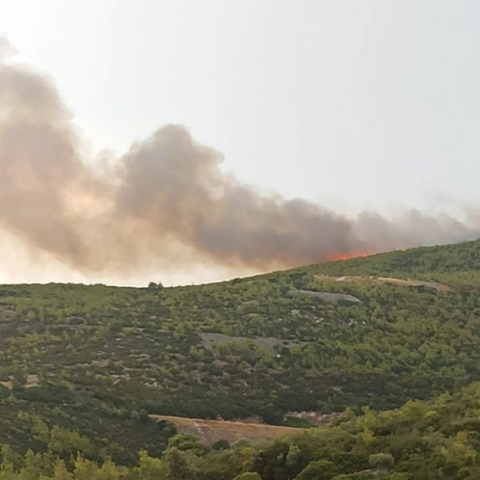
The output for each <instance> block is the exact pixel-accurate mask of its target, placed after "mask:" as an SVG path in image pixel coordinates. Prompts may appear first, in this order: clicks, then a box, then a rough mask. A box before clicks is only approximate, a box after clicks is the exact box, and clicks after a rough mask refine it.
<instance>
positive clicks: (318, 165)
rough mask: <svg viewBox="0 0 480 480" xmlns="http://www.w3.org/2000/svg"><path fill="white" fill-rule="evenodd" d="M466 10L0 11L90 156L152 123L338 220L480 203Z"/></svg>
mask: <svg viewBox="0 0 480 480" xmlns="http://www.w3.org/2000/svg"><path fill="white" fill-rule="evenodd" d="M479 25H480V2H478V1H476V0H462V1H460V2H453V1H451V0H396V1H393V0H376V1H371V0H350V1H342V0H329V1H324V0H238V1H228V0H135V1H133V0H68V1H65V0H42V1H39V0H0V34H1V33H3V34H5V35H6V36H7V38H8V39H9V41H10V42H11V43H12V44H14V45H15V46H16V48H17V49H18V51H19V55H18V57H17V60H20V61H22V62H24V63H28V64H29V65H33V66H35V67H36V68H38V69H39V70H41V71H42V72H45V73H47V74H49V75H50V76H51V77H52V78H53V79H54V81H55V83H56V84H57V86H58V88H59V90H60V92H61V95H62V97H63V98H64V100H65V101H66V103H67V104H68V105H69V107H70V108H71V110H72V111H73V112H74V115H75V121H76V124H77V125H78V127H79V128H80V129H81V131H82V134H83V136H84V137H85V139H86V140H88V142H89V145H90V146H91V149H92V151H93V152H98V151H100V150H102V149H112V150H114V151H116V152H117V153H122V152H123V151H125V150H126V149H127V148H128V146H129V145H130V144H131V142H132V141H134V140H135V139H142V138H145V137H147V136H148V135H150V134H151V133H152V132H153V131H155V130H156V129H157V128H158V127H160V126H162V125H163V124H165V123H170V122H173V123H181V124H183V125H185V126H186V127H187V128H188V129H190V131H191V132H192V134H193V136H194V137H195V139H196V140H197V141H199V142H201V143H204V144H207V145H210V146H212V147H214V148H215V149H217V150H219V151H221V152H222V153H223V154H224V155H225V163H224V169H225V170H228V171H231V172H233V173H234V174H235V175H236V176H237V177H238V178H239V179H241V180H242V181H245V182H248V183H251V184H253V185H256V186H258V187H260V188H262V189H265V190H266V191H275V192H280V193H282V194H283V195H285V196H286V197H289V198H291V197H304V198H307V199H311V200H315V201H319V200H323V201H326V202H327V203H330V204H337V205H341V206H342V207H343V208H354V209H362V208H373V209H377V210H381V209H384V208H385V207H386V206H389V205H405V206H410V207H420V208H423V207H424V206H425V205H431V204H434V205H435V204H436V202H437V201H438V198H439V197H444V198H451V199H455V200H456V201H461V202H469V203H470V204H472V205H475V206H479V205H480V188H478V182H479V179H480V144H479V142H480V140H479V139H480V136H479V131H480V128H479V127H480V89H479V85H480V30H479Z"/></svg>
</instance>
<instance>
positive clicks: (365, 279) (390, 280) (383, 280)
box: [315, 275, 451, 292]
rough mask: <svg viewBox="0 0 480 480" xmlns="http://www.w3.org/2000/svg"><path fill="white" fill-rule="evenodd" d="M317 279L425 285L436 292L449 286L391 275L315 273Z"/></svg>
mask: <svg viewBox="0 0 480 480" xmlns="http://www.w3.org/2000/svg"><path fill="white" fill-rule="evenodd" d="M315 278H316V279H317V280H333V281H336V282H368V281H370V282H375V283H391V284H394V285H403V286H406V287H427V288H432V289H434V290H437V291H438V292H449V291H451V288H450V287H449V286H448V285H445V284H444V283H437V282H427V281H424V280H414V279H403V278H393V277H359V276H345V277H331V276H328V275H317V276H316V277H315Z"/></svg>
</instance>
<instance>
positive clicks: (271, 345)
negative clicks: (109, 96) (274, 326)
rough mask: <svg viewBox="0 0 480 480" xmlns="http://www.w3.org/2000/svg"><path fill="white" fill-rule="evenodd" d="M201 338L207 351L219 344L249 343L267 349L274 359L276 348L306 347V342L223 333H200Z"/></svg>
mask: <svg viewBox="0 0 480 480" xmlns="http://www.w3.org/2000/svg"><path fill="white" fill-rule="evenodd" d="M199 336H200V338H201V339H202V345H203V348H205V349H206V350H210V351H211V350H212V349H213V344H214V343H218V344H222V343H229V342H236V343H242V344H245V343H248V342H252V343H254V344H255V345H257V346H258V347H263V348H265V349H266V350H267V351H268V353H269V354H270V355H271V356H272V357H276V356H277V355H278V353H277V351H276V350H275V348H276V347H279V346H284V347H290V346H291V345H300V346H302V345H305V342H292V341H291V340H283V339H281V338H275V337H255V338H248V337H232V336H230V335H224V334H223V333H199Z"/></svg>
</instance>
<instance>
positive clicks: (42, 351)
mask: <svg viewBox="0 0 480 480" xmlns="http://www.w3.org/2000/svg"><path fill="white" fill-rule="evenodd" d="M399 279H400V280H403V281H402V282H400V281H398V280H399ZM411 280H415V281H411ZM479 344H480V242H478V241H477V242H469V243H465V244H460V245H453V246H446V247H433V248H422V249H413V250H409V251H404V252H393V253H388V254H382V255H375V256H372V257H367V258H361V259H352V260H348V261H339V262H333V263H329V264H323V265H316V266H309V267H302V268H298V269H294V270H290V271H286V272H276V273H272V274H266V275H261V276H257V277H252V278H246V279H235V280H232V281H230V282H222V283H217V284H212V285H200V286H189V287H176V288H164V287H163V286H162V285H161V284H155V283H151V284H150V285H149V286H148V287H146V288H115V287H107V286H104V285H95V286H84V285H72V284H62V285H60V284H49V285H9V286H1V287H0V382H1V383H0V416H1V417H0V418H1V419H2V420H1V428H0V444H3V445H4V449H3V454H2V458H3V462H4V463H3V465H4V466H3V467H1V469H0V480H3V478H8V479H16V478H19V479H20V478H22V479H23V478H32V479H33V478H40V477H39V476H38V474H36V475H37V476H32V475H33V474H31V476H30V477H28V476H25V475H29V474H28V473H25V472H26V469H28V468H30V469H31V470H32V469H33V470H35V469H37V470H35V471H36V472H38V468H40V469H41V470H42V472H43V473H42V475H44V478H46V479H47V478H57V479H64V478H72V477H71V476H69V475H70V474H69V473H68V472H73V471H75V470H77V473H75V478H92V479H93V478H105V479H109V478H133V479H135V478H142V479H143V478H152V479H153V478H212V479H213V478H218V479H223V478H225V479H229V478H233V477H234V476H237V475H239V476H240V477H239V478H242V479H246V478H251V479H255V478H258V475H260V478H262V479H263V480H267V479H270V478H272V479H279V480H282V479H285V480H287V479H293V478H296V477H298V478H299V479H300V480H305V479H309V478H333V476H337V477H338V479H337V480H339V479H341V478H358V479H360V478H370V477H368V475H375V478H392V479H396V480H399V479H403V478H432V479H433V478H480V476H478V477H475V472H477V474H478V471H477V470H475V468H477V467H476V462H477V460H476V459H477V452H478V451H479V449H480V446H479V445H480V444H477V443H476V442H477V440H476V435H477V434H476V433H475V432H477V431H478V432H480V427H478V428H477V427H476V426H475V425H476V424H475V422H474V421H473V418H474V416H475V413H474V412H475V408H477V409H478V407H479V405H477V403H478V400H477V396H478V398H480V394H477V392H478V387H476V386H475V385H476V384H475V383H473V386H470V387H467V389H466V390H462V388H465V387H466V386H467V385H469V384H472V382H475V381H477V380H480V369H479V365H480V349H479V348H478V345H479ZM434 397H437V399H436V400H432V399H433V398H434ZM412 400H416V401H415V402H413V403H412ZM420 400H421V401H422V402H420ZM462 402H463V403H462ZM464 404H465V405H464ZM402 405H404V406H403V407H402ZM475 405H476V406H475ZM400 407H401V408H400ZM347 408H348V410H347V413H344V414H343V415H342V417H341V419H340V420H338V422H339V423H338V425H335V426H331V427H328V428H321V429H317V428H313V429H311V431H309V432H308V433H306V434H304V435H302V436H300V437H298V438H297V439H295V441H294V440H288V441H277V442H273V443H271V444H268V445H264V446H261V447H257V446H253V447H252V446H246V445H240V446H238V445H237V446H233V447H231V448H227V446H226V445H223V447H222V448H220V447H218V448H215V449H213V450H212V451H207V449H206V448H200V447H199V446H198V445H196V446H194V447H192V448H190V447H189V448H186V449H185V448H184V449H183V450H182V449H181V448H179V447H178V445H177V446H172V442H173V444H175V442H178V435H176V431H175V428H174V427H173V426H172V425H170V424H167V423H165V422H163V423H159V424H157V423H155V422H153V421H152V420H151V419H150V417H149V415H156V414H158V415H176V416H187V417H200V418H211V419H215V418H218V417H222V418H223V419H226V420H232V419H239V418H246V417H252V416H257V417H260V418H261V419H262V420H263V421H264V422H266V423H273V424H289V425H295V424H296V425H298V426H305V420H301V419H298V418H296V417H294V416H292V412H302V411H307V412H319V414H322V413H323V414H327V413H330V412H344V411H345V409H347ZM397 408H399V410H392V409H397ZM412 408H413V410H414V411H417V410H418V409H420V410H421V411H422V412H423V411H424V410H425V411H426V412H427V413H428V412H430V411H432V412H436V413H435V414H430V413H428V414H427V413H425V412H424V413H425V414H422V415H423V416H422V415H420V413H418V417H415V418H406V417H405V416H406V415H407V413H406V412H408V411H410V410H409V409H412ZM462 408H465V409H467V410H468V411H469V412H470V413H471V417H472V418H471V421H469V422H470V423H468V422H467V423H468V424H463V422H464V420H465V419H464V418H463V410H462ZM415 409H417V410H415ZM422 409H423V410H422ZM373 412H380V413H373ZM412 415H413V413H412ZM407 417H408V415H407ZM367 419H368V420H367ZM362 422H364V424H365V425H367V427H368V428H367V427H365V428H364V426H363V427H360V426H361V423H362ZM457 427H458V428H457ZM476 429H477V430H476ZM409 435H410V436H409ZM457 437H458V438H457ZM183 440H185V439H183ZM327 441H328V445H327V443H325V442H327ZM289 442H290V443H289ZM291 442H293V443H291ZM302 442H303V443H302ZM409 442H411V443H409ZM425 442H426V443H425ZM180 443H182V442H180ZM187 443H188V442H187ZM182 445H183V444H182ZM292 445H294V446H296V447H295V448H293V447H292ZM330 446H331V448H330ZM297 447H298V449H299V451H297ZM334 447H335V448H334ZM182 448H183V447H182ZM285 448H286V449H287V450H285ZM290 448H293V450H292V451H290ZM329 449H330V450H329ZM462 449H463V450H462ZM457 450H458V451H463V452H467V453H465V455H466V457H465V458H464V457H462V455H463V453H462V454H460V453H459V454H458V455H457V453H452V452H457ZM139 451H143V452H148V454H147V453H142V454H141V455H140V457H138V452H139ZM179 452H181V453H179ZM262 452H263V453H262ZM265 452H267V453H265ZM268 452H270V453H271V455H274V453H272V452H276V453H275V455H276V456H275V458H280V457H282V458H284V460H281V461H280V460H278V461H279V462H280V463H279V464H278V465H276V464H275V465H276V466H275V465H273V464H271V465H270V463H268V462H270V460H268V462H267V464H268V465H270V466H265V465H267V464H265V465H264V464H263V463H262V462H263V461H264V460H261V459H262V458H264V457H262V455H266V456H267V457H265V458H270V457H269V455H270V453H268ZM334 452H336V453H334ZM342 452H343V453H342ZM442 452H443V453H442ZM449 452H450V453H449ZM357 453H358V455H359V457H358V458H357V456H356V455H357ZM449 455H450V456H451V457H452V458H451V461H452V462H453V463H455V462H454V461H453V459H454V457H455V458H457V459H462V458H463V460H458V461H459V462H460V463H459V464H458V465H457V466H456V467H454V466H451V465H450V463H448V462H447V460H446V458H447V457H448V456H449ZM287 457H288V458H289V459H290V460H288V462H289V463H288V465H292V468H290V467H289V468H287V467H286V465H287V463H283V464H282V462H287ZM467 457H468V459H467ZM139 458H140V460H139ZM272 458H273V457H272ZM294 458H295V459H296V460H294ZM347 458H349V459H351V462H352V466H351V467H346V465H347V464H348V461H350V460H348V461H347V460H346V459H347ZM360 458H361V459H360ZM354 459H355V460H354ZM427 460H428V461H427ZM265 461H266V460H265ZM448 461H450V460H448ZM455 461H457V460H455ZM32 462H33V463H32ZM92 462H93V463H92ZM138 462H140V463H138ZM175 462H177V463H175ZM178 462H180V463H178ZM182 462H183V463H182ZM325 462H327V463H325ZM429 462H430V463H429ZM442 462H443V463H442ZM33 464H34V465H36V466H35V467H33V466H30V467H29V466H28V465H33ZM177 464H178V465H180V466H179V467H178V468H179V469H180V470H178V471H181V469H182V468H184V467H181V465H189V467H188V468H190V469H193V470H192V471H190V470H188V472H187V471H186V472H187V473H185V475H184V476H183V477H182V476H181V474H179V473H176V474H175V475H177V476H176V477H175V476H172V475H173V474H169V473H168V465H177ZM22 465H23V466H22ZM97 465H103V467H101V469H104V472H103V473H101V469H100V467H98V466H97ZM146 465H149V466H146ZM427 465H430V467H429V468H431V469H433V470H431V472H430V473H426V471H425V472H424V473H420V472H423V471H424V470H425V468H427ZM300 467H301V468H300ZM467 467H468V468H467ZM148 468H151V469H153V470H152V472H156V470H155V469H156V468H158V469H160V470H161V473H159V472H160V470H158V472H157V473H145V472H147V470H148ZM172 468H173V467H172ZM176 468H177V467H176ZM185 468H187V467H185ZM215 468H217V469H218V471H217V470H215ZM222 468H223V470H222ZM2 469H3V470H2ZM79 469H80V470H81V469H86V470H85V471H88V472H90V473H88V474H85V475H87V476H85V477H82V476H81V475H83V474H81V473H79ZM89 469H90V470H89ZM95 469H96V470H95ZM109 469H110V470H109ZM142 469H143V470H142ZM205 469H206V470H205ZM422 469H423V470H422ZM455 469H456V470H455ZM462 469H463V470H462ZM465 469H466V470H465ZM33 470H32V471H33ZM67 470H68V471H67ZM94 470H95V473H92V472H94ZM107 470H109V471H110V473H108V472H107ZM362 471H363V473H358V472H362ZM463 471H465V472H467V473H465V476H461V475H464V474H463V473H461V472H463ZM15 472H21V473H18V475H17V474H16V473H15ZM105 472H107V473H105ZM112 472H113V473H112ZM142 472H143V473H142ZM165 472H167V473H165ZM192 472H193V473H192ZM195 472H196V473H195ZM202 472H203V473H202ZM215 472H216V473H215ZM279 472H283V473H279ZM369 472H370V473H369ZM372 472H373V473H372ZM448 472H450V473H448ZM452 472H454V473H452ZM472 472H473V473H472ZM448 474H450V475H451V476H450V477H448ZM1 475H10V476H4V477H2V476H1ZM15 475H17V476H15ZM19 475H23V476H19ZM55 475H56V476H55ZM88 475H90V477H88ZM93 475H97V477H95V476H93ZM102 475H103V476H102ZM108 475H110V476H108ZM115 475H116V476H115ZM135 475H136V476H135ZM148 475H150V476H148ZM162 475H163V476H162ZM169 475H170V476H169ZM192 475H193V476H192ZM222 475H223V476H222ZM282 475H283V476H282ZM322 475H323V476H322ZM329 475H330V476H329ZM342 475H344V476H343V477H342ZM345 475H350V477H348V476H346V477H345ZM352 475H354V476H352ZM355 475H357V476H355ZM358 475H360V476H358ZM394 475H397V476H394ZM399 475H400V476H399ZM402 475H403V476H402ZM412 475H414V476H412ZM415 475H417V476H415ZM418 475H423V476H418ZM428 475H431V476H428ZM442 475H443V477H442ZM452 475H453V476H452ZM468 475H474V476H471V477H468ZM382 476H383V477H382Z"/></svg>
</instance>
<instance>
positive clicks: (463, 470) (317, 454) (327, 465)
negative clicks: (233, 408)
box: [0, 383, 480, 480]
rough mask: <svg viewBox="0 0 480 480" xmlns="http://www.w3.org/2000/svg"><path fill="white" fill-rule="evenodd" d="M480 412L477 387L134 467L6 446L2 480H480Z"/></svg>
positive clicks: (182, 449)
mask: <svg viewBox="0 0 480 480" xmlns="http://www.w3.org/2000/svg"><path fill="white" fill-rule="evenodd" d="M479 409H480V384H478V383H475V384H472V385H470V386H469V387H466V388H465V389H463V390H462V391H461V392H458V393H456V394H453V395H450V394H443V395H441V396H439V397H438V398H436V399H434V400H431V401H428V402H422V401H409V402H407V403H406V404H405V405H403V406H402V407H401V408H399V409H396V410H391V411H383V412H376V411H373V410H371V409H370V408H369V407H365V408H364V409H363V413H362V414H360V415H355V414H354V413H353V411H352V410H351V409H346V411H345V412H344V413H343V414H342V415H341V416H340V417H339V418H338V419H337V420H336V421H335V423H334V424H331V425H329V426H325V427H319V428H314V429H310V430H308V431H306V432H304V433H302V434H301V435H296V436H292V437H285V438H283V439H281V440H275V441H271V442H268V443H264V444H260V445H254V444H249V443H247V442H245V441H240V442H237V443H236V444H235V445H232V446H231V447H230V446H223V447H222V448H218V449H215V448H213V449H208V448H206V447H205V446H204V445H202V444H201V443H200V442H199V441H198V440H196V439H195V438H193V437H189V436H186V435H175V436H173V437H172V438H171V439H170V441H169V442H168V446H167V448H166V450H165V451H164V452H163V454H162V455H161V457H160V458H155V457H153V456H151V455H149V454H147V452H145V451H143V450H142V451H140V453H139V458H138V462H137V464H136V465H135V466H132V467H125V466H121V465H115V464H114V463H113V462H112V461H111V460H110V459H108V458H105V459H103V460H102V461H100V462H93V461H91V460H90V459H89V458H88V455H86V454H85V453H83V454H78V452H77V453H76V454H75V453H73V452H68V454H67V452H63V453H59V452H58V450H55V448H56V447H55V444H54V443H53V442H50V443H49V446H48V448H47V449H46V450H45V451H42V452H41V453H34V452H33V451H32V450H28V451H27V452H26V454H25V455H24V456H23V457H21V456H19V455H18V454H16V453H15V452H14V451H12V449H10V448H8V447H5V446H4V447H3V448H2V451H1V466H0V480H33V479H35V480H36V479H43V480H48V479H51V480H97V479H101V480H120V479H124V480H167V479H174V480H177V479H178V480H294V479H295V480H347V479H349V480H373V479H377V480H410V479H411V480H451V479H465V480H477V479H478V478H480V420H479V417H478V412H479ZM40 432H41V429H36V433H35V434H33V436H32V438H31V442H32V444H35V443H37V442H38V438H37V437H38V435H42V434H43V433H40ZM52 435H53V432H51V433H50V436H52ZM47 437H48V435H47V436H46V437H45V439H47ZM59 446H60V448H63V447H62V446H61V442H60V444H59Z"/></svg>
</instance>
